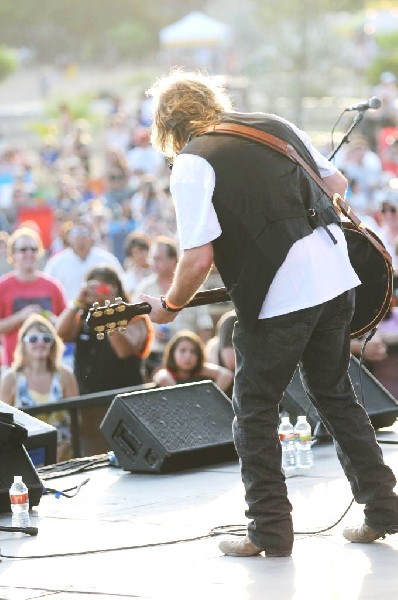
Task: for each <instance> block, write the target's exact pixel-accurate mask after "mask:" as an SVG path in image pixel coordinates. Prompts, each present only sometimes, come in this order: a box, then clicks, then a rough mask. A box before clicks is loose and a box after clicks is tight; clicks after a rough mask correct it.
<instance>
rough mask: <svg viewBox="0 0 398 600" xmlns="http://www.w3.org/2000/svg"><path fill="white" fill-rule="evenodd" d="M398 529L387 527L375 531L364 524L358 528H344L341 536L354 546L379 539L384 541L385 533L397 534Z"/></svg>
mask: <svg viewBox="0 0 398 600" xmlns="http://www.w3.org/2000/svg"><path fill="white" fill-rule="evenodd" d="M397 532H398V527H395V526H393V527H389V528H387V529H382V530H380V529H379V530H378V531H377V530H376V529H373V528H372V527H370V526H369V525H366V523H364V524H363V525H361V526H360V527H346V528H345V529H344V531H343V536H344V537H345V539H346V540H348V541H349V542H354V543H356V544H370V543H371V542H374V541H375V540H378V539H379V538H382V539H384V538H385V537H386V534H387V533H391V534H392V533H397Z"/></svg>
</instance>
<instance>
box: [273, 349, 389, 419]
mask: <svg viewBox="0 0 398 600" xmlns="http://www.w3.org/2000/svg"><path fill="white" fill-rule="evenodd" d="M349 373H350V377H351V381H352V384H353V386H354V389H355V393H356V395H357V398H358V400H359V402H360V403H361V404H362V403H363V405H364V407H365V409H366V411H367V413H368V415H369V418H370V420H371V422H372V425H373V427H374V428H375V429H379V428H381V427H389V426H390V425H393V424H394V423H395V421H396V419H397V418H398V402H397V400H396V399H395V398H394V396H392V395H391V394H390V392H389V391H388V390H386V389H385V388H384V387H383V386H382V384H381V383H380V382H379V381H378V380H377V379H376V378H375V377H374V376H373V375H372V373H370V372H369V371H368V369H366V367H364V366H363V365H360V363H359V361H358V359H357V358H355V357H354V356H352V357H351V361H350V366H349ZM281 408H282V410H286V411H287V412H288V413H289V415H290V416H291V418H292V420H293V421H295V420H296V418H297V416H298V415H307V420H308V422H309V423H310V425H311V427H312V429H314V428H315V426H316V425H317V423H318V422H319V421H320V418H319V415H318V413H317V411H316V409H315V408H314V407H313V405H312V403H311V402H310V400H309V398H308V396H307V394H306V392H305V390H304V388H303V384H302V383H301V378H300V374H299V372H298V370H297V371H296V373H295V374H294V377H293V379H292V381H291V383H290V385H289V386H288V388H287V390H286V392H285V394H284V396H283V399H282V403H281Z"/></svg>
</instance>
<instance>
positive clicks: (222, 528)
mask: <svg viewBox="0 0 398 600" xmlns="http://www.w3.org/2000/svg"><path fill="white" fill-rule="evenodd" d="M353 503H354V498H353V499H352V500H351V502H350V504H349V506H348V508H347V509H346V510H345V511H344V513H343V514H342V515H341V517H340V518H339V519H338V520H337V521H336V522H335V523H334V524H333V525H330V526H329V527H325V528H324V529H319V530H318V531H295V532H294V534H295V535H317V534H320V533H324V532H325V531H329V530H330V529H333V527H336V525H338V524H339V523H340V521H341V520H342V519H343V518H344V517H345V515H346V514H347V512H348V511H349V510H350V508H351V506H352V505H353ZM246 533H247V525H219V526H217V527H213V529H211V530H210V533H208V534H205V535H199V536H196V537H193V538H183V539H178V540H168V541H167V542H153V543H151V544H142V545H138V546H118V547H117V548H98V549H96V550H81V551H79V552H62V553H57V554H36V555H31V556H12V555H7V554H2V552H1V551H0V562H1V560H2V559H3V558H8V559H10V560H28V559H34V558H61V557H66V556H85V555H89V554H105V553H107V552H120V551H122V550H143V549H145V548H157V547H161V546H171V545H174V544H183V543H187V542H197V541H199V540H206V539H209V538H212V537H215V536H218V535H225V534H229V535H237V536H244V535H246Z"/></svg>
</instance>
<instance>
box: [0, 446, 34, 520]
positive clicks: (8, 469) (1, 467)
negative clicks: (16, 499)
mask: <svg viewBox="0 0 398 600" xmlns="http://www.w3.org/2000/svg"><path fill="white" fill-rule="evenodd" d="M14 475H22V481H23V482H24V483H25V484H26V486H27V487H28V490H29V505H30V507H32V506H37V505H38V504H39V502H40V498H41V497H42V494H43V484H42V482H41V481H40V478H39V475H38V473H37V471H36V469H35V466H34V464H33V463H32V461H31V459H30V456H29V454H28V453H27V451H26V450H25V448H24V446H21V445H19V446H10V447H8V448H4V447H0V513H4V512H10V511H11V507H10V496H9V489H10V487H11V485H12V483H13V481H14Z"/></svg>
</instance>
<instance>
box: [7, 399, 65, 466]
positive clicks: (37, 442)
mask: <svg viewBox="0 0 398 600" xmlns="http://www.w3.org/2000/svg"><path fill="white" fill-rule="evenodd" d="M0 413H11V414H12V417H13V419H14V421H15V423H18V425H22V427H24V428H25V429H26V430H27V432H28V439H27V441H26V442H25V444H24V446H25V448H26V450H27V452H28V454H29V456H30V458H31V460H32V462H33V464H34V465H35V467H43V466H45V465H53V464H54V463H56V462H57V430H56V429H55V427H53V426H52V425H49V424H48V423H45V422H44V421H40V419H36V417H32V416H31V415H28V414H26V413H25V412H23V411H22V410H19V409H18V408H15V407H14V406H10V405H9V404H5V402H1V401H0ZM0 468H1V467H0ZM15 475H18V473H15Z"/></svg>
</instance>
